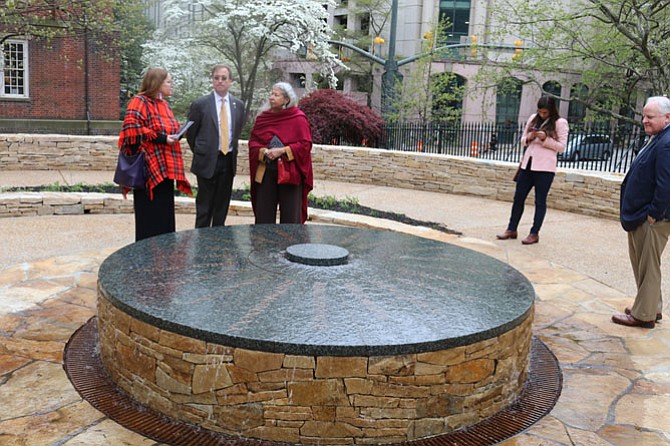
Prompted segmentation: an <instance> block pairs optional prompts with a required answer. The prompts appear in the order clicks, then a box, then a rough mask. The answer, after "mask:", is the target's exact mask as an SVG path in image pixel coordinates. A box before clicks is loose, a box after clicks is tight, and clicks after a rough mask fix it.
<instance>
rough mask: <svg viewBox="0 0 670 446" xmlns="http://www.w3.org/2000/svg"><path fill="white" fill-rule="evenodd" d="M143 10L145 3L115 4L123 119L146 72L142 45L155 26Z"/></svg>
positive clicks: (134, 0)
mask: <svg viewBox="0 0 670 446" xmlns="http://www.w3.org/2000/svg"><path fill="white" fill-rule="evenodd" d="M142 8H143V3H142V0H124V1H117V2H115V3H114V21H115V23H117V24H118V25H119V27H118V28H119V54H120V73H121V79H120V80H121V82H120V84H121V85H120V87H121V92H120V95H121V108H120V113H121V116H123V114H124V113H125V109H126V105H127V103H128V100H129V99H130V98H131V97H132V96H133V95H134V94H135V93H137V91H138V90H139V86H140V83H141V80H142V73H143V71H144V70H145V68H146V67H145V66H144V64H143V62H142V45H143V44H144V43H145V42H146V41H147V40H148V39H149V37H150V36H151V33H152V32H153V25H152V24H151V22H149V20H147V18H146V17H145V15H144V14H143V10H142Z"/></svg>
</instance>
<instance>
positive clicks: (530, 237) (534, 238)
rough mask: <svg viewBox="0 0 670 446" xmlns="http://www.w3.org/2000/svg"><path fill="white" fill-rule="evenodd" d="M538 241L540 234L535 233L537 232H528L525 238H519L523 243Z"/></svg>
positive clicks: (530, 243)
mask: <svg viewBox="0 0 670 446" xmlns="http://www.w3.org/2000/svg"><path fill="white" fill-rule="evenodd" d="M539 241H540V236H539V235H537V234H533V233H532V232H531V233H530V234H528V236H527V237H526V238H525V239H523V240H521V243H523V244H524V245H532V244H534V243H537V242H539Z"/></svg>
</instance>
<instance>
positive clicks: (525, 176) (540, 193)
mask: <svg viewBox="0 0 670 446" xmlns="http://www.w3.org/2000/svg"><path fill="white" fill-rule="evenodd" d="M554 175H555V174H554V172H537V171H533V170H525V169H521V170H520V171H519V177H518V178H517V180H516V190H515V191H514V204H513V205H512V215H511V216H510V219H509V224H508V225H507V229H509V230H511V231H516V229H517V227H518V226H519V221H521V216H522V215H523V210H524V206H525V202H526V197H528V194H529V193H530V190H531V189H532V188H533V187H535V217H534V218H533V227H532V228H530V232H531V234H539V233H540V228H541V227H542V222H544V217H545V215H547V195H549V189H550V188H551V183H552V182H553V181H554Z"/></svg>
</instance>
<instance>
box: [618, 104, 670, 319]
mask: <svg viewBox="0 0 670 446" xmlns="http://www.w3.org/2000/svg"><path fill="white" fill-rule="evenodd" d="M642 124H643V125H644V131H645V133H646V134H647V135H650V139H649V141H648V142H647V144H646V145H645V146H644V147H643V148H642V149H641V150H640V152H639V153H638V155H637V157H636V158H635V160H633V164H632V165H631V167H630V170H629V171H628V173H627V174H626V177H625V178H624V180H623V183H622V184H621V225H622V226H623V228H624V229H625V230H626V231H627V232H628V253H629V256H630V262H631V265H632V266H633V274H634V276H635V282H636V283H637V295H636V296H635V303H634V304H633V306H632V307H628V308H626V310H625V314H622V315H614V316H612V321H613V322H614V323H617V324H621V325H626V326H629V327H644V328H654V326H655V325H656V322H658V321H659V320H660V319H661V318H662V308H663V298H662V297H661V254H663V250H664V249H665V246H666V245H667V243H668V237H669V236H670V99H668V98H667V97H665V96H654V97H651V98H649V99H648V100H647V103H646V105H645V106H644V109H643V111H642Z"/></svg>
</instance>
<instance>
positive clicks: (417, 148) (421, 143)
mask: <svg viewBox="0 0 670 446" xmlns="http://www.w3.org/2000/svg"><path fill="white" fill-rule="evenodd" d="M416 151H417V152H423V141H419V143H418V144H417V145H416Z"/></svg>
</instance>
